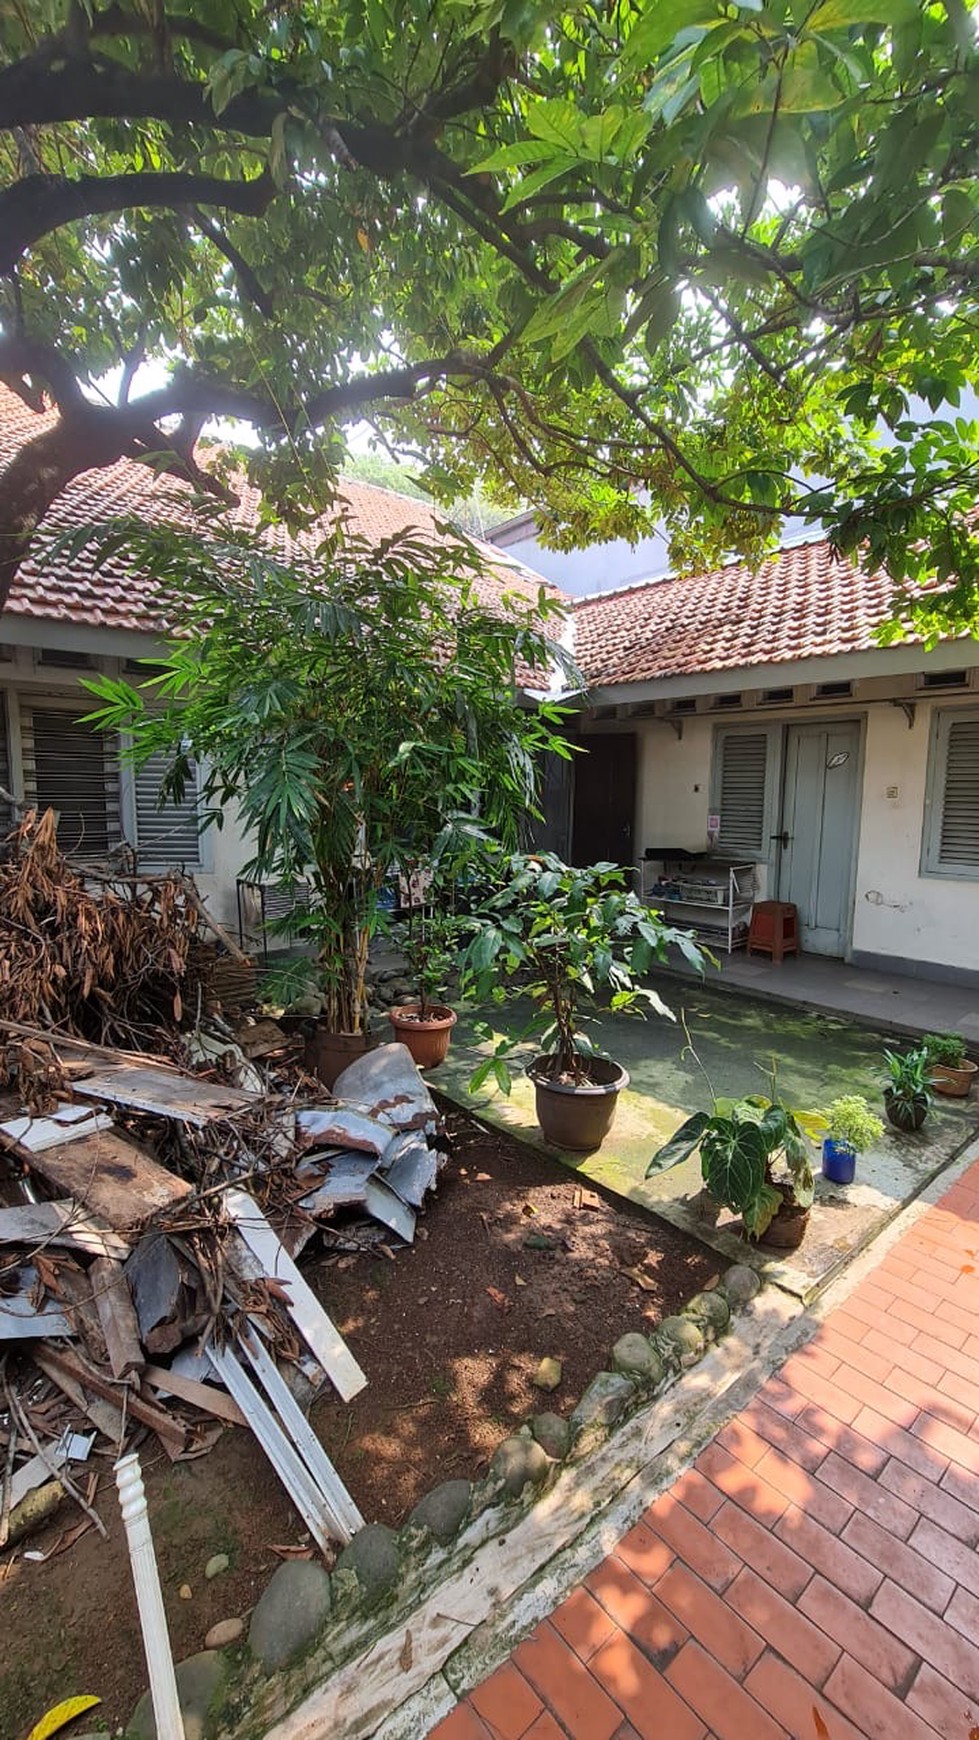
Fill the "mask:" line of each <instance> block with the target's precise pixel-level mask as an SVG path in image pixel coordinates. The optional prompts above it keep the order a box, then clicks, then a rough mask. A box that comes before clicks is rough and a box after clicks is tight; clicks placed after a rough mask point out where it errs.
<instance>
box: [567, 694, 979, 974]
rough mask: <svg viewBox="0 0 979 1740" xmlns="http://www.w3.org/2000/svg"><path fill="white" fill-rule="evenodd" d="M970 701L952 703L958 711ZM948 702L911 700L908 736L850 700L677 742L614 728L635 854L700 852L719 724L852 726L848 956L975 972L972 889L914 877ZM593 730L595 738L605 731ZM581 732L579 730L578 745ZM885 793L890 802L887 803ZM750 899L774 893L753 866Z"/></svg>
mask: <svg viewBox="0 0 979 1740" xmlns="http://www.w3.org/2000/svg"><path fill="white" fill-rule="evenodd" d="M969 698H970V697H967V696H965V695H963V696H962V702H963V703H965V702H967V701H968V699H969ZM956 704H957V703H956V698H955V697H952V696H949V697H943V698H942V699H940V700H939V699H936V700H934V701H931V700H919V701H918V703H917V706H916V711H915V721H914V724H913V726H912V727H911V728H910V729H909V727H908V722H907V719H906V717H905V714H904V713H903V711H902V710H901V709H900V708H899V707H894V706H889V705H886V704H883V705H882V704H876V705H871V706H863V707H861V705H860V702H859V698H858V699H857V700H856V701H855V702H853V703H851V704H849V705H844V706H841V707H840V708H839V710H838V711H837V709H835V708H834V709H829V708H826V707H820V708H818V709H812V708H805V707H800V708H798V709H796V710H794V711H793V712H792V713H791V714H785V715H782V716H781V717H780V718H779V717H774V718H773V716H772V713H771V712H770V711H769V710H768V709H766V710H765V712H764V714H760V713H749V714H747V715H742V716H741V717H740V719H738V720H735V719H732V718H725V719H723V720H719V719H717V718H716V717H709V716H706V715H704V714H697V715H688V716H686V717H685V718H684V719H683V735H682V738H680V739H678V738H677V736H676V734H675V732H674V730H673V728H672V726H671V725H670V724H669V723H667V721H666V720H665V719H661V720H655V721H654V720H642V719H635V720H633V719H629V720H623V721H622V728H628V729H630V730H635V732H636V736H637V739H638V756H637V766H638V773H637V794H636V829H635V844H636V854H637V856H639V857H641V855H642V853H643V851H644V849H645V847H646V846H650V845H674V846H685V847H687V848H688V849H689V850H690V851H696V852H701V851H704V850H705V849H706V846H707V817H708V814H709V811H710V781H711V761H712V753H713V739H714V731H715V728H716V727H718V726H720V725H722V724H723V725H728V726H731V725H734V724H735V723H741V724H744V725H746V726H750V725H751V724H753V723H757V722H760V721H761V720H762V719H763V720H764V723H765V724H766V725H769V724H788V723H789V722H802V721H804V720H806V719H813V718H817V717H818V718H826V717H827V715H829V716H836V717H839V718H848V719H853V718H861V719H862V721H863V725H864V733H865V736H864V766H863V786H862V792H861V798H860V805H859V815H858V822H857V826H858V839H857V859H856V873H855V877H854V909H853V930H852V938H851V945H850V946H851V949H852V950H854V951H858V952H861V953H867V954H875V955H885V956H887V957H889V958H893V960H894V964H895V968H896V969H899V968H900V967H901V966H902V964H903V963H905V962H909V961H918V962H923V963H930V964H937V965H940V966H950V967H958V968H964V969H966V970H969V971H979V881H968V880H959V879H956V878H952V877H947V876H922V874H921V869H920V865H921V842H922V829H923V825H924V804H925V788H926V782H927V775H928V755H929V744H930V740H931V724H932V715H933V713H934V711H935V709H936V708H938V707H953V706H955V705H956ZM610 728H611V727H609V726H605V727H602V726H601V725H599V726H597V727H595V729H596V730H602V729H605V730H608V729H610ZM588 734H589V733H588V727H587V726H585V727H584V729H583V738H584V740H585V741H587V736H588ZM889 793H893V794H895V795H888V794H889ZM760 869H761V874H760V877H759V883H760V886H759V892H758V897H759V898H762V899H763V898H765V896H766V894H767V893H772V894H774V893H775V892H776V890H775V888H774V886H773V884H772V882H771V870H770V867H769V866H768V865H764V866H761V867H760Z"/></svg>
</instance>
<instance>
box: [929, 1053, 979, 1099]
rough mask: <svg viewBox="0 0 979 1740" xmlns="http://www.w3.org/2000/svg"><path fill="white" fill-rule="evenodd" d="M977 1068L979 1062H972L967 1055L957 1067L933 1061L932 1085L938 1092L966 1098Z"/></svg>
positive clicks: (978, 1067) (957, 1097)
mask: <svg viewBox="0 0 979 1740" xmlns="http://www.w3.org/2000/svg"><path fill="white" fill-rule="evenodd" d="M977 1069H979V1064H975V1063H972V1062H971V1060H970V1059H969V1058H967V1057H964V1058H963V1059H962V1062H961V1063H960V1064H959V1065H958V1067H957V1068H955V1069H953V1068H952V1065H951V1064H950V1063H933V1064H932V1066H931V1085H932V1087H933V1088H934V1090H935V1092H936V1094H948V1095H951V1096H952V1097H953V1098H954V1099H958V1100H964V1099H965V1097H966V1095H967V1094H968V1093H969V1091H970V1089H971V1087H972V1084H973V1082H974V1080H975V1077H976V1070H977Z"/></svg>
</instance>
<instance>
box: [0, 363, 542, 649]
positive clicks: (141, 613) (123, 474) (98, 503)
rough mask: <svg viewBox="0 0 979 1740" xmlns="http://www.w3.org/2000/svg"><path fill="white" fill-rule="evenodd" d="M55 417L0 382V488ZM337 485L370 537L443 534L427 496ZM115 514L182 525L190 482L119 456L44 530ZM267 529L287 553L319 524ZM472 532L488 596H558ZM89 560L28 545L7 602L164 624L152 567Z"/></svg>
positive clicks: (82, 484) (107, 620)
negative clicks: (53, 555) (297, 529)
mask: <svg viewBox="0 0 979 1740" xmlns="http://www.w3.org/2000/svg"><path fill="white" fill-rule="evenodd" d="M52 421H53V413H44V414H42V415H40V416H39V415H37V414H36V413H35V412H33V411H30V410H28V408H27V406H26V405H24V404H23V402H22V401H21V400H20V399H19V398H17V396H16V395H15V394H14V393H12V392H10V391H9V389H7V388H5V387H3V386H0V488H2V487H3V484H2V474H3V469H4V466H5V464H6V463H7V461H8V460H9V459H10V457H11V455H12V454H13V453H14V452H16V450H17V449H18V448H19V447H21V446H22V445H23V444H24V442H25V441H28V440H30V438H31V437H32V436H34V435H37V434H39V433H41V431H42V430H43V429H44V428H45V427H47V426H49V425H50V423H51V422H52ZM235 491H236V494H237V495H238V497H239V499H238V503H237V505H236V506H235V507H233V508H232V509H231V518H232V519H233V521H234V522H235V523H236V524H239V525H243V526H246V527H254V526H255V525H256V524H257V523H258V509H259V502H260V497H259V493H258V491H257V490H256V489H254V488H253V487H252V485H251V484H249V483H247V482H246V481H245V480H244V479H238V480H237V481H236V483H235ZM341 493H342V498H343V503H344V505H345V508H346V512H347V514H348V517H349V521H350V524H351V527H352V529H353V530H354V531H355V532H358V533H360V534H361V535H362V536H364V537H367V538H370V539H371V540H373V541H377V540H379V539H381V538H385V537H390V536H391V535H392V534H393V533H395V532H398V531H406V530H408V529H409V528H411V529H413V530H415V531H417V532H420V533H421V534H422V535H423V536H424V537H426V538H431V539H432V540H433V542H436V543H440V542H442V541H443V539H444V536H445V534H444V533H443V532H442V531H441V530H440V527H439V520H438V515H437V514H436V512H435V510H434V509H433V508H431V507H430V506H429V505H428V503H427V502H425V501H419V500H416V499H415V498H414V497H412V496H405V495H399V494H398V493H397V492H396V491H394V490H389V489H379V488H378V487H377V486H376V485H374V484H369V483H358V482H355V481H354V480H352V479H344V481H343V483H342V485H341ZM122 515H128V516H136V517H138V518H140V519H144V520H149V521H158V522H166V521H171V522H173V523H174V524H177V525H183V526H185V527H189V526H190V525H192V523H193V510H192V507H191V491H190V489H189V486H188V485H187V484H185V483H183V482H182V481H181V480H180V479H178V478H174V477H168V476H165V475H161V474H158V473H156V472H154V471H153V470H152V469H151V468H150V467H149V466H148V465H142V464H140V463H138V462H137V461H136V460H132V459H120V460H119V461H118V462H117V463H116V464H115V465H110V466H106V467H104V468H103V469H101V470H98V471H88V472H85V473H83V474H82V475H81V476H80V477H77V478H75V479H74V481H73V482H72V483H70V484H69V485H68V487H67V489H66V490H64V492H63V493H62V494H61V495H60V496H59V497H58V499H57V501H56V502H54V503H53V505H52V507H51V508H50V510H49V512H48V513H47V514H46V515H45V518H44V520H43V521H42V532H44V533H49V534H51V535H53V536H60V535H62V534H63V533H65V532H70V531H74V530H77V529H78V528H79V527H81V526H84V525H89V524H93V523H98V522H101V521H105V520H109V519H113V518H115V517H118V516H122ZM267 535H268V536H269V537H270V538H271V539H272V541H273V542H274V546H275V549H276V553H277V554H278V555H281V556H288V555H289V553H290V550H292V549H296V550H302V549H303V548H304V547H305V548H306V549H308V548H309V547H310V545H311V544H315V543H316V542H317V541H318V539H319V537H320V536H322V529H321V530H320V531H319V532H318V533H310V534H307V535H306V536H305V537H304V536H303V535H302V534H301V533H300V534H299V535H298V536H297V537H296V538H295V539H293V538H291V537H290V534H289V533H288V532H287V530H286V529H285V528H284V527H282V526H277V527H275V528H270V530H269V532H268V533H267ZM473 542H474V543H475V544H476V548H477V549H478V550H480V551H482V552H483V554H484V555H485V557H486V568H485V570H484V571H483V572H482V573H481V574H480V575H479V576H478V579H477V582H476V586H477V591H478V592H479V594H480V597H481V599H482V601H483V602H484V603H485V604H492V603H494V602H499V601H500V600H501V599H502V598H503V596H504V595H505V594H506V593H514V594H515V595H516V596H517V597H518V598H522V599H525V600H527V601H528V602H536V599H537V595H538V590H539V588H540V587H541V586H542V585H544V586H546V589H547V591H548V593H550V594H551V595H556V596H560V594H559V593H558V589H557V587H554V586H551V585H550V584H549V583H548V582H545V581H542V580H541V579H540V577H539V576H538V575H537V574H534V573H533V571H532V570H531V569H529V568H526V567H524V566H523V564H522V563H520V562H518V561H516V560H513V559H511V558H510V557H509V556H508V555H507V554H505V553H504V552H502V551H500V550H497V549H496V548H494V547H493V546H492V545H489V544H483V543H481V542H480V541H479V540H478V539H474V540H473ZM94 560H95V557H94V547H93V549H92V550H88V551H83V552H82V553H81V554H80V555H79V556H76V557H74V558H72V559H70V560H69V558H68V557H67V556H64V557H61V558H60V559H58V560H52V559H50V558H45V557H44V555H43V553H41V554H40V556H39V555H38V554H32V555H29V556H28V557H27V559H26V560H25V561H24V562H23V563H22V564H21V567H20V571H19V573H18V575H17V579H16V581H15V583H14V586H13V588H12V590H11V594H10V598H9V601H8V604H7V612H8V613H9V614H10V615H12V616H20V617H36V618H38V619H40V620H44V621H48V622H50V621H56V622H70V623H75V624H80V625H84V626H85V627H87V628H117V629H128V630H136V631H138V632H144V633H152V634H166V633H167V632H168V627H169V623H168V611H167V599H166V597H165V596H164V595H163V593H162V592H161V589H160V586H159V584H158V583H157V581H156V580H155V579H154V577H153V576H152V575H151V574H146V573H141V572H140V571H139V570H136V569H134V568H133V567H132V566H131V564H130V563H129V561H128V560H127V559H126V557H125V555H123V554H119V555H117V556H113V557H110V558H109V559H108V560H107V561H106V562H105V563H104V565H103V566H102V567H100V568H99V569H98V570H97V571H96V570H95V568H94Z"/></svg>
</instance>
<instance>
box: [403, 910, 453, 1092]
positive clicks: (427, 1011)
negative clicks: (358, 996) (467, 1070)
mask: <svg viewBox="0 0 979 1740" xmlns="http://www.w3.org/2000/svg"><path fill="white" fill-rule="evenodd" d="M457 932H458V922H457V920H456V919H454V918H453V917H451V916H450V915H449V914H447V913H440V912H431V911H429V910H427V909H426V908H424V907H420V908H418V910H417V911H413V912H411V913H410V915H409V917H408V919H407V920H406V921H405V923H404V924H402V925H399V926H397V927H396V928H395V929H394V931H393V935H394V938H395V940H396V942H397V944H398V947H399V948H400V950H401V952H402V954H403V955H404V957H405V960H406V962H407V965H408V973H409V976H410V978H411V980H412V981H413V983H414V986H415V990H416V992H417V996H416V999H415V1001H414V1002H412V1003H399V1004H396V1005H395V1007H394V1008H393V1009H389V1010H388V1020H389V1021H390V1023H391V1026H392V1027H393V1028H394V1035H395V1038H396V1039H400V1041H401V1043H402V1044H403V1045H407V1047H408V1050H409V1051H410V1052H411V1055H412V1057H413V1058H414V1060H415V1062H416V1063H417V1065H418V1067H419V1069H434V1068H435V1067H436V1066H437V1065H438V1064H440V1063H444V1062H445V1059H446V1057H447V1055H448V1050H449V1044H450V1042H451V1039H452V1029H453V1027H454V1026H455V1024H456V1020H457V1016H456V1013H455V1010H454V1009H450V1008H449V1006H448V1004H447V1003H444V1002H442V1001H441V999H442V998H443V997H444V996H445V990H446V985H447V983H448V979H449V976H450V974H451V972H452V968H453V965H454V963H455V959H456V952H457V942H456V939H457Z"/></svg>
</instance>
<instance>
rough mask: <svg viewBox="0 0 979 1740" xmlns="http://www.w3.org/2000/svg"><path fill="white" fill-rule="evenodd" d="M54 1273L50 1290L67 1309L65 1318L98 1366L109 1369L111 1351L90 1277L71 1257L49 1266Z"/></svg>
mask: <svg viewBox="0 0 979 1740" xmlns="http://www.w3.org/2000/svg"><path fill="white" fill-rule="evenodd" d="M48 1267H50V1269H51V1270H52V1278H51V1283H50V1290H51V1292H52V1294H53V1295H54V1297H55V1298H56V1299H58V1300H60V1301H61V1303H62V1305H63V1306H64V1310H65V1316H66V1317H67V1319H68V1321H69V1323H70V1324H71V1326H72V1328H73V1330H74V1331H75V1333H76V1335H77V1336H78V1338H79V1340H80V1341H81V1343H82V1345H83V1346H84V1348H85V1351H86V1353H87V1354H88V1356H89V1358H90V1359H91V1360H93V1361H94V1363H95V1364H96V1365H108V1363H109V1350H108V1348H107V1347H106V1345H105V1336H104V1335H103V1333H102V1324H101V1322H100V1321H99V1314H98V1311H97V1310H96V1307H95V1300H94V1298H93V1297H92V1282H91V1280H90V1278H89V1276H88V1275H87V1274H86V1273H85V1272H84V1270H83V1269H82V1268H81V1267H80V1266H79V1264H78V1263H76V1262H74V1261H73V1260H72V1259H71V1258H70V1257H69V1258H65V1259H63V1260H62V1261H60V1262H52V1263H50V1264H49V1265H48Z"/></svg>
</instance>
